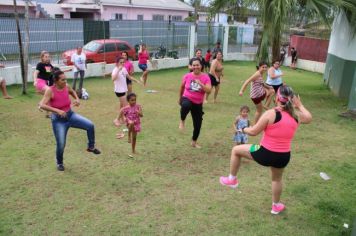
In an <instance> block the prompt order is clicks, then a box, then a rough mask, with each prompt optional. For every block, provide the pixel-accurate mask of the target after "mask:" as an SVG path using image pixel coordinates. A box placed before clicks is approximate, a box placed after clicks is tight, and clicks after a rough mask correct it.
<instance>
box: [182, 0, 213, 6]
mask: <svg viewBox="0 0 356 236" xmlns="http://www.w3.org/2000/svg"><path fill="white" fill-rule="evenodd" d="M184 1H185V2H186V3H189V2H190V0H184ZM210 1H211V0H202V3H203V4H204V5H208V3H209V2H210Z"/></svg>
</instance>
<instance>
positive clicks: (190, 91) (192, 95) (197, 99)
mask: <svg viewBox="0 0 356 236" xmlns="http://www.w3.org/2000/svg"><path fill="white" fill-rule="evenodd" d="M195 80H200V82H201V83H202V84H204V85H207V84H209V85H210V84H211V82H210V78H209V76H208V75H207V74H205V73H202V74H200V75H198V76H196V75H194V74H193V72H191V73H188V74H186V75H184V77H183V80H182V84H184V92H183V97H186V98H188V99H189V100H190V101H192V102H193V103H195V104H202V103H203V101H204V95H205V92H204V90H203V88H202V87H201V86H200V85H199V84H198V83H196V82H195Z"/></svg>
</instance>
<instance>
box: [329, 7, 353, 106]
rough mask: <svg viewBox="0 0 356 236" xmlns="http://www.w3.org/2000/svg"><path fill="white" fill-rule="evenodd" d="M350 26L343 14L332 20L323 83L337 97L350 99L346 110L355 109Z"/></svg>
mask: <svg viewBox="0 0 356 236" xmlns="http://www.w3.org/2000/svg"><path fill="white" fill-rule="evenodd" d="M350 32H352V30H351V25H350V24H349V22H348V21H347V18H346V16H345V14H344V13H343V12H340V14H339V15H338V16H337V17H336V18H335V19H334V23H333V27H332V32H331V37H330V45H329V50H328V57H327V60H326V70H325V72H326V73H325V74H324V81H325V82H326V84H327V85H328V86H329V88H330V90H331V91H332V92H333V93H334V94H335V95H336V96H338V97H341V98H350V100H349V106H348V108H349V109H350V110H355V109H356V101H354V100H351V99H352V98H354V97H355V96H356V95H355V90H356V88H355V86H356V82H355V81H354V80H355V78H356V53H355V52H356V37H355V38H351V35H352V34H351V33H350Z"/></svg>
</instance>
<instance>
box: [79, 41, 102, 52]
mask: <svg viewBox="0 0 356 236" xmlns="http://www.w3.org/2000/svg"><path fill="white" fill-rule="evenodd" d="M100 46H101V44H100V43H97V42H94V41H91V42H89V43H87V44H85V46H84V47H83V49H84V50H86V51H91V52H96V50H98V48H99V47H100Z"/></svg>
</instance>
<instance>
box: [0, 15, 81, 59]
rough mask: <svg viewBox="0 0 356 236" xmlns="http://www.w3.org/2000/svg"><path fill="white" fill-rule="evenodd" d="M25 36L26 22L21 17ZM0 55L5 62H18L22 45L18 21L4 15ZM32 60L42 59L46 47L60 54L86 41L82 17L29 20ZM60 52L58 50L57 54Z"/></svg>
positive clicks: (0, 30) (23, 36) (1, 26)
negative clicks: (19, 41) (84, 39)
mask: <svg viewBox="0 0 356 236" xmlns="http://www.w3.org/2000/svg"><path fill="white" fill-rule="evenodd" d="M20 28H21V36H22V40H23V42H24V40H25V31H24V28H25V23H24V20H22V19H20ZM0 34H1V38H0V54H1V60H2V63H3V64H5V65H6V64H13V63H18V60H19V46H18V36H17V31H16V22H15V20H14V19H13V18H0ZM29 41H30V44H29V54H30V63H31V64H32V63H33V62H34V61H38V57H39V53H40V52H41V51H43V50H46V51H49V52H55V54H54V55H55V56H57V61H58V53H59V52H62V51H64V50H67V49H69V48H75V47H76V46H78V45H82V44H83V23H82V20H76V19H74V20H73V19H71V20H61V21H58V20H54V19H35V20H33V19H31V20H30V21H29ZM57 52H58V53H57Z"/></svg>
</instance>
